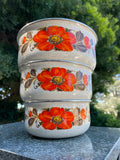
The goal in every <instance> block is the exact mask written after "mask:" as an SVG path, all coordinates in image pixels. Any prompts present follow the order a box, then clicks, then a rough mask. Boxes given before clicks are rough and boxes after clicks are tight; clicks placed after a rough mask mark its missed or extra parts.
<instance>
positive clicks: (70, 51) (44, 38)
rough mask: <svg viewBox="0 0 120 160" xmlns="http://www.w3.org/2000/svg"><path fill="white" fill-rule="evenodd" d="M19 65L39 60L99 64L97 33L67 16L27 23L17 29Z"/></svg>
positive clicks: (92, 65) (91, 65)
mask: <svg viewBox="0 0 120 160" xmlns="http://www.w3.org/2000/svg"><path fill="white" fill-rule="evenodd" d="M17 42H18V45H19V54H18V65H19V67H20V66H22V65H23V64H26V63H28V62H29V63H30V62H33V61H36V60H62V61H69V62H70V61H72V62H73V61H74V62H79V63H82V64H85V65H89V66H90V67H91V68H92V69H93V70H94V68H95V66H96V53H95V45H96V43H97V35H96V33H95V32H94V31H93V30H92V29H91V28H90V27H89V26H87V25H85V24H83V23H81V22H78V21H74V20H70V19H64V18H46V19H41V20H38V21H34V22H31V23H28V24H26V25H25V26H24V27H23V28H22V29H21V30H20V31H19V33H18V36H17Z"/></svg>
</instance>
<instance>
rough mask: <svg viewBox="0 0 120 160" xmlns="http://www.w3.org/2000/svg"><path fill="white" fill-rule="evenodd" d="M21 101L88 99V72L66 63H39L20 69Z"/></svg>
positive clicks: (89, 71)
mask: <svg viewBox="0 0 120 160" xmlns="http://www.w3.org/2000/svg"><path fill="white" fill-rule="evenodd" d="M20 72H21V85H20V95H21V97H22V99H23V100H24V101H34V100H38V101H46V100H61V99H62V100H70V99H74V100H75V99H76V100H77V99H78V100H79V99H91V96H92V80H91V74H92V70H91V69H90V68H89V67H86V66H83V65H80V64H76V63H68V62H59V61H43V62H42V61H40V62H35V63H28V64H27V65H25V66H22V68H20Z"/></svg>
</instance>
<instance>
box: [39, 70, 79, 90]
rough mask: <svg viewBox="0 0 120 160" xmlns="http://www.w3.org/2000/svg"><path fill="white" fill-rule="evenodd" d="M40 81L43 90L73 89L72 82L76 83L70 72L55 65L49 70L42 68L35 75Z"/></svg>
mask: <svg viewBox="0 0 120 160" xmlns="http://www.w3.org/2000/svg"><path fill="white" fill-rule="evenodd" d="M37 79H38V80H39V81H40V82H41V88H42V89H44V90H49V91H52V90H55V89H56V88H58V89H60V90H63V91H73V84H75V83H76V77H75V76H74V74H72V73H67V70H66V69H64V68H59V67H55V68H52V69H51V70H50V71H47V70H44V71H42V72H41V73H39V74H38V75H37Z"/></svg>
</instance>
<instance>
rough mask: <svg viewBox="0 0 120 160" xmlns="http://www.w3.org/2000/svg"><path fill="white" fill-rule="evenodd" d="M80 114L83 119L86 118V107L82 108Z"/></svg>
mask: <svg viewBox="0 0 120 160" xmlns="http://www.w3.org/2000/svg"><path fill="white" fill-rule="evenodd" d="M80 116H81V118H82V119H86V113H85V109H84V108H82V109H81V112H80Z"/></svg>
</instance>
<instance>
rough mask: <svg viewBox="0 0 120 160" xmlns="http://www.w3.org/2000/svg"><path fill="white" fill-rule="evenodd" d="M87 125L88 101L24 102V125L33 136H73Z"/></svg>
mask: <svg viewBox="0 0 120 160" xmlns="http://www.w3.org/2000/svg"><path fill="white" fill-rule="evenodd" d="M89 126H90V110H89V101H88V102H87V101H86V102H82V101H81V102H46V103H25V127H26V130H27V131H28V132H29V133H30V134H32V135H34V136H37V137H44V138H67V137H73V136H77V135H80V134H83V133H84V132H85V131H87V130H88V128H89Z"/></svg>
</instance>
